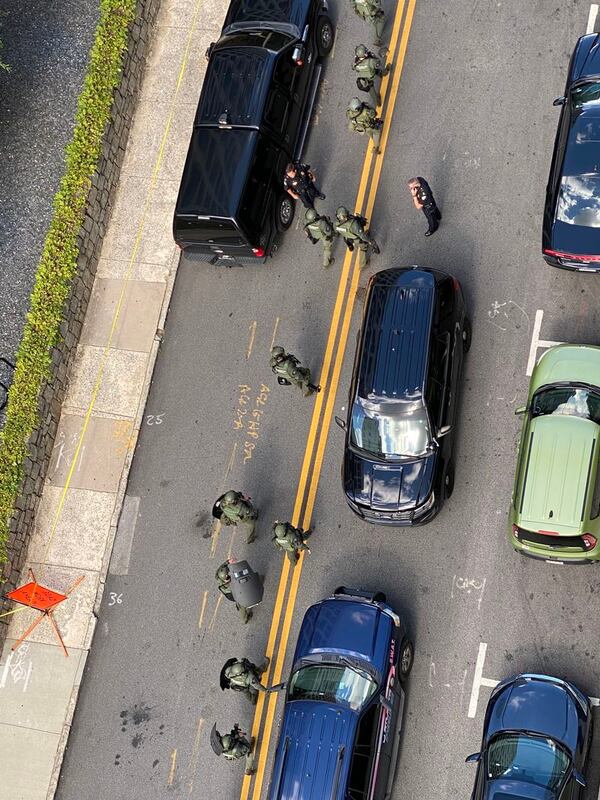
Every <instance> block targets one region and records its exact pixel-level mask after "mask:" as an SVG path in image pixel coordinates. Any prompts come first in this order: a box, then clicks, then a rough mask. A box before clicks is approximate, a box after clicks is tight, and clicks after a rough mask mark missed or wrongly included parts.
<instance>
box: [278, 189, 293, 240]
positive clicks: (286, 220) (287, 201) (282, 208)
mask: <svg viewBox="0 0 600 800" xmlns="http://www.w3.org/2000/svg"><path fill="white" fill-rule="evenodd" d="M295 209H296V204H295V203H294V200H293V198H292V197H290V196H289V194H282V195H281V197H280V198H279V201H278V203H277V209H276V211H275V225H276V226H277V230H278V231H279V233H283V232H284V231H287V229H288V228H289V227H290V225H291V224H292V222H293V221H294V211H295Z"/></svg>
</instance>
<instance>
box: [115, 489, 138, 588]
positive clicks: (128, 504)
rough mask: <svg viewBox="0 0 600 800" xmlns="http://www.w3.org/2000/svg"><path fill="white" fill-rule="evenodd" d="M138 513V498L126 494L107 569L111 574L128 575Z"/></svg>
mask: <svg viewBox="0 0 600 800" xmlns="http://www.w3.org/2000/svg"><path fill="white" fill-rule="evenodd" d="M139 513H140V498H139V497H132V496H131V495H128V494H126V495H125V498H124V500H123V507H122V509H121V514H120V515H119V523H118V525H117V533H116V535H115V541H114V544H113V551H112V554H111V557H110V564H109V567H108V571H109V573H110V574H111V575H128V574H129V561H130V559H131V550H132V548H133V537H134V535H135V526H136V523H137V521H138V516H139Z"/></svg>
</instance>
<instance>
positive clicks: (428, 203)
mask: <svg viewBox="0 0 600 800" xmlns="http://www.w3.org/2000/svg"><path fill="white" fill-rule="evenodd" d="M408 187H409V189H410V193H411V195H412V199H413V203H414V206H415V208H418V209H420V210H421V211H422V212H423V213H424V214H425V217H426V219H427V225H428V228H427V231H426V232H425V236H431V234H432V233H435V232H436V231H437V229H438V228H439V226H440V221H441V219H442V213H441V211H440V210H439V208H438V207H437V203H436V202H435V198H434V196H433V192H432V191H431V187H430V186H429V184H428V183H427V181H426V180H425V178H411V179H410V181H409V182H408Z"/></svg>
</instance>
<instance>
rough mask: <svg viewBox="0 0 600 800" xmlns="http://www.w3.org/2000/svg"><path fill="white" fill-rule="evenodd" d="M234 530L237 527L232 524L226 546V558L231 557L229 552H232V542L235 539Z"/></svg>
mask: <svg viewBox="0 0 600 800" xmlns="http://www.w3.org/2000/svg"><path fill="white" fill-rule="evenodd" d="M236 532H237V527H236V526H235V525H234V526H233V530H232V531H231V536H230V537H229V547H228V548H227V558H228V559H230V558H232V555H231V554H232V552H233V542H234V540H235V534H236Z"/></svg>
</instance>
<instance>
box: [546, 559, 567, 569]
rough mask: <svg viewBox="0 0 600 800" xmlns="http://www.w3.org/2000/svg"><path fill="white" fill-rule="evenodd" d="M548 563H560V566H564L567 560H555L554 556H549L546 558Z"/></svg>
mask: <svg viewBox="0 0 600 800" xmlns="http://www.w3.org/2000/svg"><path fill="white" fill-rule="evenodd" d="M546 564H558V565H559V566H560V567H564V565H565V562H564V561H555V560H554V559H553V558H547V559H546Z"/></svg>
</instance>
